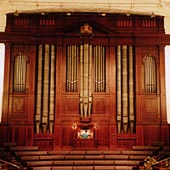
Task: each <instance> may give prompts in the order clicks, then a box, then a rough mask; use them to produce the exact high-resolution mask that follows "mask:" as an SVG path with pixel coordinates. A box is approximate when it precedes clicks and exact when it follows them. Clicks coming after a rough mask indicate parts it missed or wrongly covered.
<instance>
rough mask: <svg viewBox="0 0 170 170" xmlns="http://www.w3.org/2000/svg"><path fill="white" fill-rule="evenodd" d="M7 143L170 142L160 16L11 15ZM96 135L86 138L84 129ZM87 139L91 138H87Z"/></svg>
mask: <svg viewBox="0 0 170 170" xmlns="http://www.w3.org/2000/svg"><path fill="white" fill-rule="evenodd" d="M0 35H2V36H1V39H0V40H1V42H4V43H5V78H4V93H3V113H2V122H1V124H0V136H1V137H0V143H1V144H3V143H4V142H16V143H17V144H18V145H20V146H24V145H38V146H39V147H40V149H42V150H43V149H46V150H53V149H62V148H67V149H72V148H75V147H81V148H87V147H95V148H96V147H97V148H99V149H100V148H110V149H116V148H123V149H127V148H131V147H132V146H134V145H152V144H153V143H154V142H156V141H159V142H160V141H161V142H163V143H164V144H165V145H169V138H170V137H169V126H168V124H167V118H166V104H165V103H166V91H165V63H164V62H165V58H164V47H165V45H166V44H169V42H170V41H169V36H168V35H165V32H164V18H163V17H161V16H155V17H150V16H138V15H137V16H136V15H131V16H126V15H121V14H106V16H102V15H100V14H98V13H73V14H72V15H71V16H68V15H67V14H66V13H48V14H46V15H41V14H19V16H15V15H14V14H7V25H6V30H5V32H4V33H1V34H0ZM86 131H87V132H89V133H90V135H89V134H88V135H89V136H90V137H89V138H88V137H87V138H86V139H83V138H81V139H80V137H79V135H80V134H81V133H82V132H86ZM83 140H84V142H83Z"/></svg>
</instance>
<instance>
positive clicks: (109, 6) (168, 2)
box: [0, 0, 170, 34]
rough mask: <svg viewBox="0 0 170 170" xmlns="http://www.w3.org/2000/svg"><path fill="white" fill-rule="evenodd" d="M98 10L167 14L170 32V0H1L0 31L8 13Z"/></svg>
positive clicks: (166, 23)
mask: <svg viewBox="0 0 170 170" xmlns="http://www.w3.org/2000/svg"><path fill="white" fill-rule="evenodd" d="M48 12H70V13H74V12H97V13H106V14H107V13H123V14H126V15H130V14H139V15H150V16H151V17H154V16H156V15H161V16H165V29H166V33H167V34H169V33H170V0H0V31H4V29H5V25H6V14H7V13H17V14H19V13H41V14H44V13H48Z"/></svg>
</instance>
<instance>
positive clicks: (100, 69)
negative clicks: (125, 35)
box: [94, 46, 105, 92]
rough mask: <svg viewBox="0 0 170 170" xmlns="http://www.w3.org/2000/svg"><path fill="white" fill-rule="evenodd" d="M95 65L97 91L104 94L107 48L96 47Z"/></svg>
mask: <svg viewBox="0 0 170 170" xmlns="http://www.w3.org/2000/svg"><path fill="white" fill-rule="evenodd" d="M94 65H95V91H96V92H104V90H105V47H103V46H95V47H94Z"/></svg>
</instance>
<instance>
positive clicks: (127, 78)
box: [116, 45, 135, 133]
mask: <svg viewBox="0 0 170 170" xmlns="http://www.w3.org/2000/svg"><path fill="white" fill-rule="evenodd" d="M133 63H134V61H133V48H132V46H126V45H123V46H120V45H118V46H117V68H116V71H117V72H116V74H117V91H116V92H117V104H116V107H117V131H118V133H122V132H123V133H128V132H129V131H130V132H131V133H133V132H134V119H135V113H134V76H133V74H134V66H133Z"/></svg>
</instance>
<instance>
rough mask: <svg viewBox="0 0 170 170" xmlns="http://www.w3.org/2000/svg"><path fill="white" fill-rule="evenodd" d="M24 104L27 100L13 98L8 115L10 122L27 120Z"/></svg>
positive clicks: (19, 97)
mask: <svg viewBox="0 0 170 170" xmlns="http://www.w3.org/2000/svg"><path fill="white" fill-rule="evenodd" d="M26 102H27V100H26V98H25V97H24V96H17V97H16V96H15V97H14V96H13V98H12V109H11V113H10V119H11V121H19V122H23V121H26V120H27V111H26Z"/></svg>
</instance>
